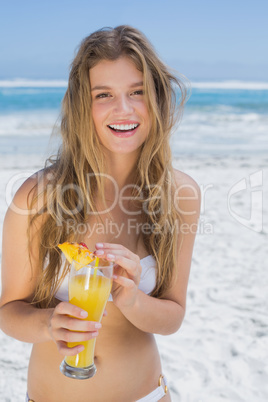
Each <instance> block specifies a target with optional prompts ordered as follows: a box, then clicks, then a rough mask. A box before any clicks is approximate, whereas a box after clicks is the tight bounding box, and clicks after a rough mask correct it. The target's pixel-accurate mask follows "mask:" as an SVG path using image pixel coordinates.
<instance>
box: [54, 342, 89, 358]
mask: <svg viewBox="0 0 268 402" xmlns="http://www.w3.org/2000/svg"><path fill="white" fill-rule="evenodd" d="M57 348H58V351H59V352H60V354H62V355H63V356H75V355H77V353H80V352H82V350H84V349H85V347H84V346H83V345H76V346H74V347H72V348H69V347H68V346H67V342H64V341H58V342H57Z"/></svg>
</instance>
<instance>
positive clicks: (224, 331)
mask: <svg viewBox="0 0 268 402" xmlns="http://www.w3.org/2000/svg"><path fill="white" fill-rule="evenodd" d="M42 163H43V160H42V158H40V155H27V156H25V155H21V156H20V155H14V157H13V156H11V155H8V156H5V155H3V156H1V161H0V226H1V232H2V223H3V218H4V213H5V211H6V209H7V201H6V192H8V193H9V192H10V188H13V185H12V186H11V185H10V183H12V181H11V180H12V178H13V184H14V183H16V184H14V185H15V186H17V185H18V183H19V181H20V180H23V179H25V177H26V176H27V175H30V173H32V172H34V171H36V170H38V169H39V168H41V167H42ZM174 167H176V168H178V169H180V170H182V171H184V172H185V173H188V174H189V175H190V176H192V177H193V178H194V179H195V180H196V181H197V182H198V184H199V185H200V186H201V189H202V190H203V200H202V211H201V212H202V213H201V218H200V226H199V232H198V235H197V239H196V245H195V249H194V256H193V262H192V269H191V276H190V282H189V287H188V302H187V312H186V316H185V319H184V322H183V324H182V327H181V328H180V330H179V331H178V332H177V333H176V334H173V335H169V336H160V335H157V336H156V339H157V342H158V345H159V350H160V354H161V358H162V365H163V373H164V374H165V375H166V377H167V379H168V381H169V387H170V390H171V395H172V401H173V402H180V401H181V402H218V401H228V402H229V401H232V402H236V401H246V402H248V401H254V402H264V401H267V400H268V320H267V311H268V299H267V288H268V286H267V285H268V273H267V268H266V269H265V266H267V262H266V261H267V260H268V258H267V257H268V247H267V239H268V229H267V228H268V211H267V196H268V188H267V182H268V157H265V156H264V155H263V154H259V155H255V156H242V155H240V156H235V155H234V156H232V157H226V156H223V155H222V156H206V155H198V156H196V155H187V156H182V157H179V158H176V159H175V160H174ZM254 173H256V174H255V175H254ZM19 175H21V176H19ZM250 176H251V182H252V183H251V184H252V185H253V186H254V187H252V188H251V189H250ZM244 179H245V181H244ZM237 183H240V184H237ZM245 184H246V185H247V188H246V189H243V186H244V185H245ZM239 186H240V187H239ZM239 188H240V189H241V188H242V190H241V191H238V189H239ZM7 190H8V191H7ZM250 190H251V191H250ZM231 191H233V195H232V197H231V198H230V203H229V207H228V194H229V195H230V194H231V193H230V192H231ZM261 199H263V215H262V214H261V213H260V212H261V211H260V210H261ZM250 217H251V221H250ZM261 221H262V222H261ZM261 226H263V227H261ZM0 344H1V356H0V374H1V375H0V400H1V402H19V401H24V398H25V392H26V379H27V365H28V358H29V354H30V349H31V345H29V344H25V343H22V342H19V341H16V340H14V339H12V338H10V337H8V336H6V335H5V334H4V333H2V332H0Z"/></svg>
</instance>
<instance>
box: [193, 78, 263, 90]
mask: <svg viewBox="0 0 268 402" xmlns="http://www.w3.org/2000/svg"><path fill="white" fill-rule="evenodd" d="M191 86H192V88H200V89H247V90H268V82H253V81H252V82H251V81H235V80H230V81H218V82H212V81H206V82H197V81H192V82H191Z"/></svg>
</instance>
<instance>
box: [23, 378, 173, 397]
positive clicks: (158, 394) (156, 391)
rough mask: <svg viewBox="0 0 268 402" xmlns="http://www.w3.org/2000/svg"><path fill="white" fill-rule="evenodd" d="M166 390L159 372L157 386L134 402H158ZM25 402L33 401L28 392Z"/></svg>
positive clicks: (164, 382) (165, 383)
mask: <svg viewBox="0 0 268 402" xmlns="http://www.w3.org/2000/svg"><path fill="white" fill-rule="evenodd" d="M162 380H163V385H162ZM167 390H168V388H167V380H166V378H165V377H164V376H163V375H162V374H161V375H160V377H159V380H158V387H157V388H156V389H154V390H153V391H152V392H150V393H149V394H148V395H146V396H144V397H143V398H141V399H138V400H137V401H136V402H158V401H159V400H160V399H161V398H163V396H165V395H166V393H167ZM26 402H34V401H33V400H32V399H30V398H29V396H28V394H27V395H26Z"/></svg>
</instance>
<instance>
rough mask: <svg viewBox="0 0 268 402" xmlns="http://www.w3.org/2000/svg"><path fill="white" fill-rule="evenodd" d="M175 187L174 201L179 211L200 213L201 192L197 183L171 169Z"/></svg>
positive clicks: (180, 172) (184, 174)
mask: <svg viewBox="0 0 268 402" xmlns="http://www.w3.org/2000/svg"><path fill="white" fill-rule="evenodd" d="M173 177H174V182H175V183H174V185H175V196H174V200H175V202H176V203H177V205H179V209H180V210H181V211H184V212H186V214H189V213H190V212H191V211H197V213H198V214H199V212H200V204H201V190H200V187H199V185H198V183H197V182H196V181H195V180H194V179H193V178H192V177H191V176H189V175H188V174H186V173H184V172H182V171H180V170H178V169H174V168H173Z"/></svg>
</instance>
